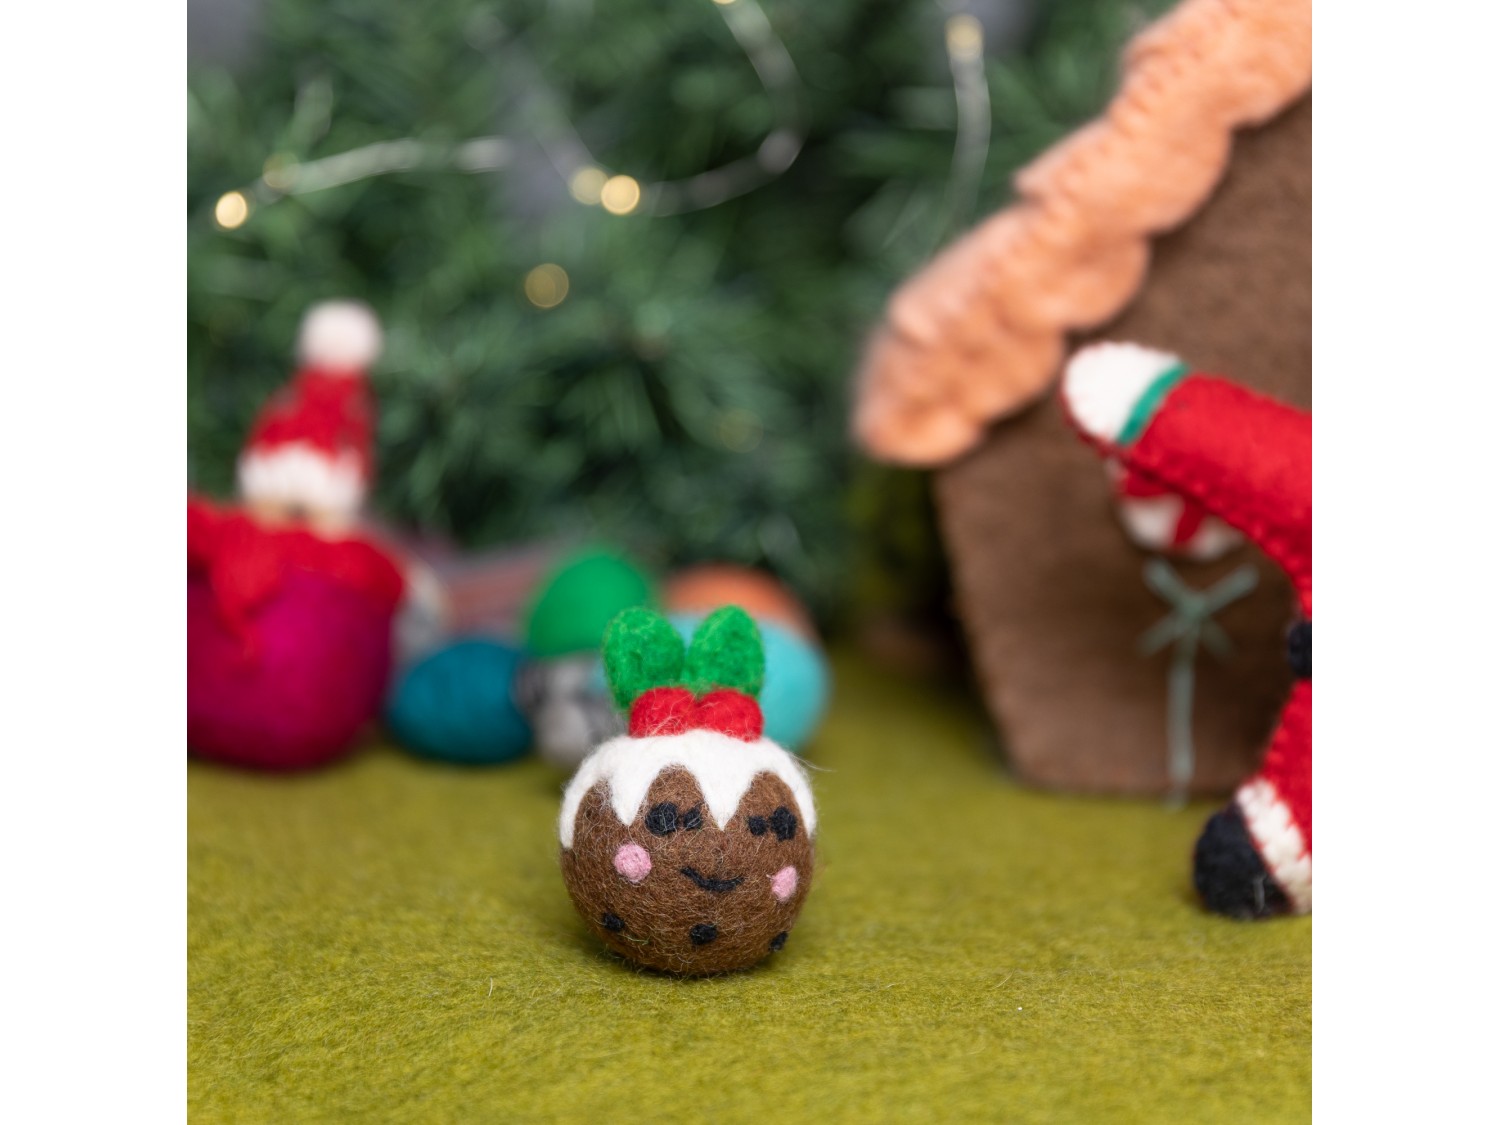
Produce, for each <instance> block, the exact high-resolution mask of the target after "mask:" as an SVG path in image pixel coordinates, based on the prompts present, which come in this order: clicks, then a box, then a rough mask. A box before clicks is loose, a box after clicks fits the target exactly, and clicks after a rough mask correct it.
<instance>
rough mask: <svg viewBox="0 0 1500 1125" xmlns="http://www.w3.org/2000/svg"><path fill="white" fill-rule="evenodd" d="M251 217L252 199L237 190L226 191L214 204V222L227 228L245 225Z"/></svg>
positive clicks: (232, 228) (231, 228)
mask: <svg viewBox="0 0 1500 1125" xmlns="http://www.w3.org/2000/svg"><path fill="white" fill-rule="evenodd" d="M249 217H250V201H249V200H248V199H246V198H245V197H244V195H243V194H242V193H240V192H237V191H226V192H225V193H224V194H223V195H221V196H219V201H218V202H217V203H215V204H214V222H216V223H218V224H219V225H220V226H221V227H223V228H224V229H225V230H234V228H235V227H238V226H243V225H244V223H245V220H246V219H248V218H249Z"/></svg>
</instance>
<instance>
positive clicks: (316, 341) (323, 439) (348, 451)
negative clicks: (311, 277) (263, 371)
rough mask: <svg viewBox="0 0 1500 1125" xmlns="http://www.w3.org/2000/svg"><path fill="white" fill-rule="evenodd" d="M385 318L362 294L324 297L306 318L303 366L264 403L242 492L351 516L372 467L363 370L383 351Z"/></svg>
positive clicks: (244, 463)
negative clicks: (382, 319)
mask: <svg viewBox="0 0 1500 1125" xmlns="http://www.w3.org/2000/svg"><path fill="white" fill-rule="evenodd" d="M381 342H382V340H381V331H380V321H379V320H377V319H376V317H375V314H374V312H372V311H371V309H370V308H369V306H367V305H365V304H362V303H361V302H358V301H324V302H322V303H320V304H317V305H314V306H313V307H312V308H311V309H309V310H308V312H307V315H306V316H304V317H303V319H302V327H301V329H300V330H299V332H298V336H297V360H298V368H297V372H296V374H295V375H294V376H293V378H292V381H291V382H290V383H289V384H288V385H287V386H286V387H285V388H283V389H282V390H281V391H279V392H277V394H275V395H274V396H273V397H272V398H271V400H270V401H269V402H268V403H267V404H266V405H265V407H263V408H262V410H261V412H260V414H259V416H258V417H257V418H256V420H255V424H254V426H252V427H251V430H250V437H249V440H248V441H247V442H246V444H245V448H244V451H243V452H242V453H241V454H240V460H239V465H238V476H239V489H240V495H241V496H242V497H243V498H244V499H245V501H246V502H248V503H263V504H275V505H278V506H282V507H286V508H298V509H305V510H310V511H315V512H321V513H326V514H335V515H341V516H345V517H352V516H353V515H354V513H355V512H357V511H358V510H359V508H360V506H361V505H362V504H363V503H364V498H365V495H366V493H367V492H368V491H369V487H370V482H371V479H372V477H373V471H374V417H373V415H374V412H373V409H372V406H371V403H370V398H369V391H368V388H367V386H366V383H365V373H366V372H367V371H368V370H369V368H370V366H371V365H372V364H373V363H374V362H375V361H376V360H377V359H378V358H379V357H380V349H381Z"/></svg>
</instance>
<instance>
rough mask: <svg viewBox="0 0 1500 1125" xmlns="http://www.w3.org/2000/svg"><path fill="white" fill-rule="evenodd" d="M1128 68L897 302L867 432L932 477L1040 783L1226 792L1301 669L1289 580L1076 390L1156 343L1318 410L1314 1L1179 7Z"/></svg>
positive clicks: (975, 623)
mask: <svg viewBox="0 0 1500 1125" xmlns="http://www.w3.org/2000/svg"><path fill="white" fill-rule="evenodd" d="M1120 75H1121V77H1120V86H1119V90H1118V92H1117V93H1116V95H1115V96H1114V98H1113V99H1112V101H1111V102H1110V104H1109V105H1108V107H1107V108H1106V109H1105V111H1104V112H1103V113H1102V114H1101V115H1100V116H1099V117H1098V118H1097V119H1096V120H1094V121H1091V122H1089V123H1088V124H1086V125H1085V126H1083V127H1082V128H1080V129H1078V130H1076V131H1075V132H1073V133H1072V134H1071V135H1069V136H1068V137H1066V138H1064V139H1063V140H1062V141H1061V142H1060V143H1058V144H1057V145H1055V146H1054V147H1053V148H1051V149H1050V150H1048V151H1046V152H1044V153H1043V154H1042V155H1041V156H1039V157H1038V158H1037V159H1036V160H1035V161H1034V162H1033V163H1032V164H1031V165H1030V166H1028V167H1027V168H1025V169H1024V170H1023V171H1022V172H1021V173H1020V174H1019V175H1018V176H1017V177H1016V181H1015V200H1014V202H1012V203H1010V204H1009V205H1007V206H1006V207H1004V208H1003V209H1002V210H1000V211H999V212H997V213H996V214H995V215H992V216H990V217H989V218H987V219H985V220H984V221H983V222H981V223H980V224H979V225H978V226H976V227H975V228H974V229H973V230H972V231H970V232H968V233H967V234H965V235H964V236H963V237H962V238H960V239H959V240H958V241H957V242H956V243H955V244H954V245H953V246H951V247H949V248H948V249H946V250H944V251H943V252H942V253H940V254H939V255H938V256H937V257H936V258H935V259H934V260H933V261H932V262H931V263H930V264H928V265H927V266H926V267H925V268H924V269H923V270H921V271H920V272H919V273H918V274H917V275H916V276H914V277H913V278H911V279H910V280H909V281H907V282H906V283H905V284H904V285H903V286H902V287H901V288H900V289H899V290H898V291H897V292H896V293H895V294H894V295H893V296H892V298H891V300H890V302H889V304H888V306H887V309H886V315H885V318H884V321H883V323H882V324H881V325H880V326H879V328H878V329H877V331H876V332H875V333H874V336H873V338H872V340H871V345H870V348H869V350H868V352H867V354H866V357H865V361H864V364H863V367H862V369H861V371H860V375H859V387H858V403H857V407H856V411H855V418H854V428H855V431H856V433H857V434H858V437H859V440H860V442H861V443H862V445H863V446H864V447H865V448H866V449H867V450H868V451H869V452H870V453H871V454H872V455H874V456H876V457H879V458H880V459H882V460H885V461H890V462H895V463H900V464H904V465H909V466H920V467H927V468H930V469H931V470H932V471H933V472H932V478H931V479H932V486H933V493H934V501H935V506H936V509H937V515H938V520H939V525H940V528H941V532H942V536H943V540H944V545H945V547H946V553H947V556H948V559H949V560H950V566H951V568H952V579H953V587H954V594H955V603H956V608H957V610H958V614H959V617H960V619H961V622H962V624H963V627H964V633H965V636H966V639H967V641H968V646H969V652H970V655H971V657H972V660H973V664H974V668H975V672H976V676H977V679H978V681H979V683H980V685H981V687H982V689H983V693H984V698H985V702H986V704H987V706H988V708H989V710H990V713H991V715H992V716H993V717H994V719H995V721H996V724H997V726H998V727H999V730H1000V734H1001V742H1002V745H1003V746H1004V748H1005V751H1006V753H1007V756H1008V758H1009V761H1010V764H1011V766H1012V768H1013V769H1014V771H1015V773H1016V774H1017V775H1018V776H1019V777H1020V778H1021V779H1022V780H1023V781H1025V782H1027V783H1029V784H1033V785H1037V786H1043V787H1048V788H1054V789H1061V790H1066V791H1075V792H1077V791H1082V792H1101V793H1116V794H1140V795H1166V794H1172V795H1174V796H1176V797H1183V796H1186V795H1188V794H1219V793H1227V792H1229V791H1231V790H1233V789H1234V787H1235V786H1236V785H1238V784H1239V782H1241V781H1242V780H1243V779H1244V778H1245V777H1246V776H1247V775H1248V774H1250V773H1251V772H1252V771H1253V770H1254V769H1255V768H1256V764H1257V762H1258V761H1259V758H1260V755H1261V752H1262V749H1263V747H1264V745H1265V738H1266V735H1267V733H1268V732H1269V731H1270V730H1271V728H1272V726H1273V725H1274V723H1275V721H1276V716H1277V712H1278V709H1279V708H1280V706H1281V704H1282V701H1283V700H1284V699H1285V698H1286V695H1287V692H1288V690H1289V688H1290V686H1291V674H1290V672H1289V670H1288V668H1287V666H1286V661H1285V659H1284V658H1283V654H1282V651H1281V648H1282V643H1283V634H1284V631H1285V627H1286V606H1287V604H1288V600H1289V598H1290V597H1291V591H1290V589H1289V588H1288V582H1287V580H1286V578H1285V576H1284V575H1283V574H1282V573H1281V571H1280V570H1279V568H1278V567H1276V566H1274V565H1272V564H1271V563H1270V562H1269V561H1268V560H1267V559H1266V557H1265V556H1264V555H1263V554H1262V553H1260V552H1258V551H1257V550H1256V549H1255V548H1254V547H1253V546H1252V545H1250V544H1248V543H1246V542H1245V541H1244V539H1243V537H1242V536H1240V535H1239V534H1238V533H1236V532H1234V531H1233V530H1232V529H1231V528H1230V527H1229V526H1228V524H1227V523H1226V522H1225V521H1224V520H1222V519H1221V518H1220V517H1219V516H1218V515H1216V514H1215V513H1213V512H1211V511H1209V510H1208V508H1207V506H1205V505H1203V504H1201V503H1199V502H1197V501H1196V500H1194V499H1193V498H1192V497H1191V496H1185V495H1184V494H1183V493H1182V492H1181V491H1180V490H1174V489H1172V488H1169V487H1167V486H1165V485H1163V484H1162V483H1161V482H1159V481H1156V480H1153V479H1151V478H1150V477H1149V475H1147V474H1144V473H1141V472H1138V471H1135V470H1132V469H1131V468H1130V467H1129V466H1128V464H1126V463H1123V462H1121V461H1119V460H1118V459H1116V458H1107V459H1105V460H1104V462H1103V463H1101V460H1100V458H1098V457H1096V456H1094V455H1093V453H1092V452H1091V451H1090V450H1089V448H1088V447H1087V446H1085V445H1084V444H1083V443H1081V442H1079V441H1078V440H1077V437H1076V435H1075V434H1074V433H1073V431H1072V428H1071V427H1070V426H1069V424H1068V420H1067V418H1066V417H1065V414H1064V411H1063V410H1062V408H1061V405H1060V403H1059V401H1058V398H1057V396H1056V395H1055V394H1054V393H1052V392H1053V389H1054V387H1055V380H1056V378H1057V376H1058V375H1060V373H1061V372H1062V370H1063V368H1064V366H1065V365H1066V363H1067V360H1068V357H1069V356H1070V355H1071V354H1073V353H1074V352H1076V351H1077V350H1078V349H1080V348H1084V347H1087V346H1088V345H1089V344H1090V343H1091V342H1094V341H1097V340H1101V339H1138V340H1145V341H1151V342H1153V344H1156V345H1158V346H1162V347H1167V348H1170V349H1171V350H1172V351H1175V352H1179V353H1181V354H1183V355H1186V356H1190V357H1192V358H1193V361H1194V362H1195V363H1198V364H1202V365H1204V366H1206V367H1207V368H1209V369H1211V370H1221V371H1230V372H1233V374H1234V377H1235V379H1236V380H1237V381H1239V382H1241V383H1243V384H1244V385H1246V386H1248V387H1250V388H1252V389H1254V390H1256V391H1259V392H1261V393H1265V394H1270V395H1272V396H1274V397H1275V398H1277V399H1279V400H1280V401H1282V402H1285V403H1288V404H1290V405H1293V406H1297V407H1303V408H1305V407H1307V406H1309V405H1310V402H1311V392H1312V289H1311V280H1312V237H1311V234H1312V231H1311V222H1312V144H1311V141H1312V94H1311V89H1312V13H1311V3H1310V2H1309V0H1260V2H1258V3H1254V4H1239V3H1225V2H1224V0H1183V2H1182V3H1179V4H1178V5H1177V6H1176V7H1175V8H1173V9H1172V10H1171V11H1170V12H1169V13H1167V14H1166V15H1165V16H1164V17H1163V18H1161V19H1160V20H1159V21H1157V22H1156V23H1154V24H1153V25H1151V26H1150V27H1148V28H1146V29H1145V30H1143V31H1142V32H1141V33H1139V34H1138V35H1137V36H1136V38H1135V39H1134V40H1133V41H1132V43H1131V44H1130V46H1129V47H1128V48H1127V50H1126V51H1125V54H1124V59H1123V63H1122V66H1121V68H1120ZM1167 619H1170V621H1171V624H1167V625H1162V624H1160V623H1162V622H1163V621H1164V620H1167ZM1220 640H1222V641H1224V642H1227V643H1219V642H1220ZM1199 642H1201V643H1199ZM1183 731H1187V732H1188V734H1189V735H1190V738H1189V739H1187V740H1184V739H1183V738H1182V737H1181V733H1182V732H1183ZM1189 746H1190V747H1191V751H1190V753H1186V752H1184V751H1185V749H1186V748H1187V747H1189Z"/></svg>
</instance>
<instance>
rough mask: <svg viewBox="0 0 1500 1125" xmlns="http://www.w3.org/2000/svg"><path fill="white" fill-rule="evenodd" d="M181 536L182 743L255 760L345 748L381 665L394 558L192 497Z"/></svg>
mask: <svg viewBox="0 0 1500 1125" xmlns="http://www.w3.org/2000/svg"><path fill="white" fill-rule="evenodd" d="M187 538H188V575H187V584H188V589H187V619H188V631H187V650H188V678H187V704H188V714H187V743H188V747H189V749H190V750H192V751H193V752H195V753H197V754H200V755H203V756H205V757H211V758H216V759H219V760H221V761H226V762H232V763H234V764H237V765H246V766H254V767H259V768H263V769H305V768H308V767H311V766H316V765H321V764H323V763H325V762H327V761H330V760H331V759H333V758H334V757H337V756H338V755H339V754H342V753H344V752H345V751H347V750H348V749H350V748H351V746H352V745H353V744H354V742H355V740H356V739H357V738H358V737H359V735H360V734H361V732H362V731H363V730H364V729H365V728H366V727H367V726H368V725H369V724H370V723H371V722H372V721H373V720H374V719H375V717H376V716H377V715H378V714H379V712H380V706H381V702H382V700H383V698H384V696H385V692H386V686H387V682H388V679H389V676H390V669H391V637H392V620H393V616H394V611H395V607H396V604H397V602H398V601H399V599H400V597H401V592H402V589H403V583H402V578H401V574H400V571H399V570H397V568H396V566H395V564H394V563H393V562H392V561H391V560H390V559H389V558H388V557H387V556H386V555H385V554H384V553H383V552H382V551H381V550H380V549H379V548H377V547H376V546H374V545H373V544H370V543H367V542H364V541H362V540H342V541H338V542H330V541H328V540H325V539H322V538H320V537H318V536H316V535H313V534H311V533H310V532H307V531H305V530H300V529H267V528H262V527H260V526H259V525H257V524H256V523H255V522H254V521H252V520H250V519H249V518H248V517H246V516H245V515H244V514H243V513H240V512H235V511H232V510H221V509H219V508H217V507H215V506H214V505H212V504H210V503H208V502H207V501H203V500H200V499H196V498H191V497H190V498H189V501H188V537H187Z"/></svg>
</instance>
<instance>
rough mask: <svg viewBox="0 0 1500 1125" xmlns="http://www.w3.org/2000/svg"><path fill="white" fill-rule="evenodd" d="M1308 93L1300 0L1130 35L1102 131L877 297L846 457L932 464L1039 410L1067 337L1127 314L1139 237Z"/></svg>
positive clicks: (1231, 2)
mask: <svg viewBox="0 0 1500 1125" xmlns="http://www.w3.org/2000/svg"><path fill="white" fill-rule="evenodd" d="M1311 86H1312V4H1311V0H1185V2H1184V3H1183V4H1181V5H1180V6H1179V7H1177V8H1176V9H1174V10H1173V11H1172V12H1171V13H1170V14H1168V15H1167V16H1165V17H1164V18H1162V19H1161V20H1159V21H1158V22H1157V23H1155V24H1153V25H1152V26H1151V27H1149V28H1147V29H1146V30H1145V31H1143V32H1142V33H1141V34H1140V35H1138V36H1137V37H1136V38H1135V39H1134V40H1133V41H1132V42H1131V44H1130V46H1129V48H1128V49H1127V51H1126V55H1125V68H1124V79H1123V82H1122V84H1121V88H1120V92H1119V93H1118V94H1117V95H1116V96H1115V99H1114V101H1113V102H1111V103H1110V105H1109V107H1108V109H1106V111H1105V112H1104V115H1103V116H1102V117H1100V118H1099V119H1098V120H1096V121H1093V122H1091V123H1090V124H1088V125H1086V126H1084V127H1083V128H1082V129H1080V130H1078V131H1077V132H1076V133H1074V134H1072V135H1071V136H1070V137H1068V138H1067V139H1065V140H1064V141H1062V142H1061V143H1060V144H1058V145H1056V146H1054V147H1053V148H1052V149H1050V150H1049V151H1047V152H1046V153H1044V154H1042V156H1041V157H1040V158H1039V159H1037V160H1036V161H1035V162H1033V163H1032V164H1031V165H1030V166H1029V167H1027V168H1025V169H1023V170H1022V171H1021V172H1020V174H1019V175H1018V176H1017V177H1016V191H1017V195H1018V197H1019V198H1018V201H1017V202H1016V203H1015V204H1013V205H1012V206H1010V207H1007V208H1006V209H1005V210H1003V211H1001V212H999V213H998V214H996V215H994V216H992V217H991V218H989V219H987V220H986V221H985V222H983V223H982V224H980V225H979V226H978V227H976V228H975V229H974V230H972V231H970V232H969V233H968V234H967V235H965V236H964V237H963V238H961V239H960V240H958V241H957V242H955V243H954V244H953V245H951V246H949V247H948V248H947V249H946V250H944V251H943V252H942V253H940V254H939V255H938V256H937V257H936V258H935V259H934V260H933V261H932V262H931V263H929V264H928V265H927V266H926V268H925V269H923V270H922V271H921V272H920V273H918V274H917V275H916V276H915V277H913V278H911V279H910V280H909V281H908V282H906V284H905V285H903V286H902V287H901V288H900V289H899V290H897V292H896V293H895V295H894V296H893V297H892V298H891V300H890V303H889V305H888V306H887V308H886V318H885V322H884V323H883V324H882V325H881V326H880V328H879V329H878V330H877V332H876V335H875V337H874V339H873V340H872V341H871V344H870V348H869V350H868V352H867V354H866V356H865V361H864V366H863V368H862V370H861V371H860V374H859V385H858V400H857V403H856V407H855V419H854V428H855V432H856V435H857V437H858V439H859V440H860V442H861V443H862V444H863V445H864V446H865V448H866V449H867V450H868V451H869V452H870V453H871V454H873V455H874V456H876V457H879V458H881V459H883V460H888V461H895V462H901V463H905V464H910V465H937V464H941V463H943V462H945V461H948V460H950V459H952V458H953V457H956V456H958V455H959V454H961V453H963V452H964V451H966V450H967V449H969V448H970V447H971V446H972V445H974V444H975V443H976V442H977V441H978V440H979V438H980V437H981V435H982V434H983V433H984V430H985V428H986V427H987V425H988V424H989V423H990V422H993V421H994V420H996V419H998V418H1000V417H1003V416H1004V415H1006V414H1010V413H1013V412H1015V411H1016V410H1019V409H1020V408H1021V407H1023V406H1025V405H1027V404H1028V403H1030V402H1032V401H1034V400H1035V399H1037V398H1038V397H1040V396H1041V395H1042V394H1043V393H1044V392H1045V391H1046V389H1047V387H1048V385H1049V384H1050V383H1051V381H1052V379H1053V377H1054V376H1055V375H1056V373H1057V370H1058V368H1059V366H1060V365H1061V362H1062V359H1063V350H1064V345H1065V341H1066V334H1067V333H1068V332H1070V331H1077V330H1080V329H1086V328H1091V327H1094V326H1096V325H1099V324H1102V323H1104V322H1105V321H1107V320H1108V319H1109V318H1110V317H1112V316H1114V315H1115V314H1116V313H1118V312H1119V311H1120V310H1121V309H1122V308H1124V306H1125V305H1126V304H1127V303H1128V302H1129V301H1130V299H1131V297H1133V296H1134V295H1135V293H1136V290H1137V289H1138V288H1139V287H1140V285H1141V283H1142V281H1143V280H1144V279H1145V276H1146V268H1147V264H1148V261H1149V258H1150V240H1151V237H1152V236H1153V235H1155V234H1159V233H1161V232H1163V231H1166V230H1169V229H1171V228H1172V227H1174V226H1177V225H1179V224H1181V223H1182V222H1184V221H1186V220H1187V219H1188V218H1189V217H1190V216H1192V215H1193V213H1194V212H1195V211H1197V210H1198V209H1199V208H1200V207H1201V206H1202V205H1203V204H1204V203H1205V202H1206V201H1207V200H1208V197H1209V195H1210V194H1212V192H1213V189H1214V187H1215V186H1216V185H1217V184H1218V182H1219V180H1220V178H1221V177H1222V176H1223V174H1224V172H1225V170H1226V169H1227V168H1228V166H1229V152H1230V145H1231V140H1232V137H1233V134H1234V131H1235V130H1236V129H1239V128H1243V127H1245V126H1249V125H1256V124H1260V123H1261V122H1264V121H1266V120H1268V119H1269V118H1271V117H1273V116H1275V115H1276V113H1277V112H1278V111H1280V110H1282V109H1284V108H1286V107H1287V106H1288V105H1290V104H1292V103H1293V102H1295V101H1296V100H1297V99H1298V98H1300V97H1301V96H1302V95H1304V94H1305V93H1306V92H1307V91H1308V90H1309V89H1310V88H1311Z"/></svg>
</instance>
